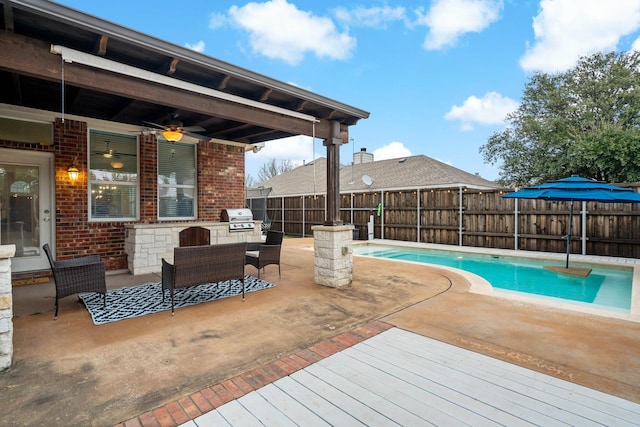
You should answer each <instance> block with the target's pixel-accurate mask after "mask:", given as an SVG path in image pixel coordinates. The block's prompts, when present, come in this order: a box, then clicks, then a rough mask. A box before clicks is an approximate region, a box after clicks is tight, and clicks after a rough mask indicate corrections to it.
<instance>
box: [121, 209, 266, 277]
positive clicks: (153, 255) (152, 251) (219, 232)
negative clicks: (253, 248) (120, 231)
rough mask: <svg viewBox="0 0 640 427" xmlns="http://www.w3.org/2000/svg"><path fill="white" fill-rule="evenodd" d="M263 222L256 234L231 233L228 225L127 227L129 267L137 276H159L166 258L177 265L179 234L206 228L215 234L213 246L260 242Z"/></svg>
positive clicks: (219, 223)
mask: <svg viewBox="0 0 640 427" xmlns="http://www.w3.org/2000/svg"><path fill="white" fill-rule="evenodd" d="M261 225H262V221H255V228H254V229H253V231H233V232H232V231H229V223H228V222H197V223H162V224H126V225H125V230H126V232H125V245H124V250H125V253H126V254H127V264H128V268H129V271H130V272H131V274H133V275H137V274H147V273H157V272H160V271H161V270H162V258H164V259H166V260H167V261H169V262H173V248H175V247H177V246H179V242H180V240H179V233H180V232H181V231H182V230H184V229H185V228H188V227H194V226H199V227H204V228H207V229H209V231H210V232H211V235H210V243H211V244H212V245H215V244H220V243H236V242H259V241H260V240H261V234H262V233H261V231H260V230H261Z"/></svg>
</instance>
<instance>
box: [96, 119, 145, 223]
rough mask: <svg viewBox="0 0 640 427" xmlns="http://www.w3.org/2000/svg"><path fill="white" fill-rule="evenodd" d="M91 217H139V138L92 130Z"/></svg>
mask: <svg viewBox="0 0 640 427" xmlns="http://www.w3.org/2000/svg"><path fill="white" fill-rule="evenodd" d="M89 194H90V197H89V204H90V206H89V219H90V220H95V221H114V220H118V221H131V220H136V219H138V138H137V137H135V136H129V135H120V134H116V133H110V132H102V131H97V130H91V131H90V132H89Z"/></svg>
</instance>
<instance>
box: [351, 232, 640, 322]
mask: <svg viewBox="0 0 640 427" xmlns="http://www.w3.org/2000/svg"><path fill="white" fill-rule="evenodd" d="M353 253H354V255H365V256H374V257H381V258H390V259H397V260H403V261H413V262H421V263H428V264H438V265H444V266H447V267H453V268H457V269H460V270H464V271H468V272H470V273H473V274H476V275H478V276H480V277H482V278H484V279H485V280H487V281H488V282H489V283H490V284H491V286H492V287H493V288H495V290H499V291H502V292H513V293H520V294H528V295H534V296H536V297H540V298H545V299H550V300H558V301H562V302H568V303H571V304H577V305H583V306H585V305H586V306H591V307H595V308H601V309H604V310H610V311H615V312H619V313H625V314H629V312H630V310H631V299H632V287H633V269H632V268H631V267H627V268H624V267H616V268H608V267H604V266H595V267H594V266H590V267H591V268H592V271H591V274H589V275H588V276H587V277H586V278H582V277H576V276H570V275H565V274H558V273H554V272H552V271H548V270H545V269H544V268H543V266H545V265H560V266H564V262H563V261H562V260H559V259H558V260H537V259H529V258H521V257H515V256H505V255H497V254H488V255H484V254H480V253H471V252H466V251H465V252H456V251H450V250H436V249H423V248H413V247H404V246H401V247H396V246H386V245H371V244H367V245H354V248H353Z"/></svg>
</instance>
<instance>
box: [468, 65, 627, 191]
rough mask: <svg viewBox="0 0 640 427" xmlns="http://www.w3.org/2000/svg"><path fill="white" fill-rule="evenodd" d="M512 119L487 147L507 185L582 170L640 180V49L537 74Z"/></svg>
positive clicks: (488, 156)
mask: <svg viewBox="0 0 640 427" xmlns="http://www.w3.org/2000/svg"><path fill="white" fill-rule="evenodd" d="M507 122H508V123H509V126H508V127H507V128H506V129H505V130H503V131H502V132H497V133H494V134H493V135H492V136H491V137H490V138H489V140H488V141H487V143H486V144H485V145H483V146H482V147H481V148H480V153H481V154H482V156H483V158H484V160H485V161H486V162H488V163H491V164H496V163H498V162H501V164H500V166H499V168H500V179H499V181H500V182H501V183H502V184H504V185H511V186H523V185H530V184H536V183H540V182H542V181H547V180H551V179H558V178H564V177H567V176H570V175H580V176H583V177H588V178H594V179H599V180H604V181H611V182H623V181H639V180H640V52H621V53H615V52H611V53H607V54H603V53H598V54H595V55H592V56H589V57H584V58H581V59H580V61H579V62H578V64H577V65H576V66H575V67H574V68H572V69H570V70H568V71H565V72H561V73H557V74H546V73H536V74H534V75H533V76H532V77H531V79H530V80H529V82H528V83H527V84H526V85H525V89H524V93H523V97H522V102H521V104H520V106H519V107H518V109H517V110H516V111H514V112H513V113H511V114H509V115H508V116H507Z"/></svg>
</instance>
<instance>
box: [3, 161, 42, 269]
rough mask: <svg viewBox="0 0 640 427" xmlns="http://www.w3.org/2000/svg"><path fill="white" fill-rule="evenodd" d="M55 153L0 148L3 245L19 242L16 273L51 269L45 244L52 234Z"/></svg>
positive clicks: (15, 260)
mask: <svg viewBox="0 0 640 427" xmlns="http://www.w3.org/2000/svg"><path fill="white" fill-rule="evenodd" d="M52 164H53V155H52V154H50V153H39V152H34V151H21V150H11V149H0V244H2V245H11V244H13V245H16V253H15V257H14V258H13V259H12V260H11V269H12V271H14V272H25V271H33V270H42V269H46V268H49V263H48V261H47V259H46V255H45V254H44V251H43V250H42V245H44V244H45V243H50V242H51V238H52V236H53V229H52V227H53V224H54V221H53V205H52V190H51V168H52Z"/></svg>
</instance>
